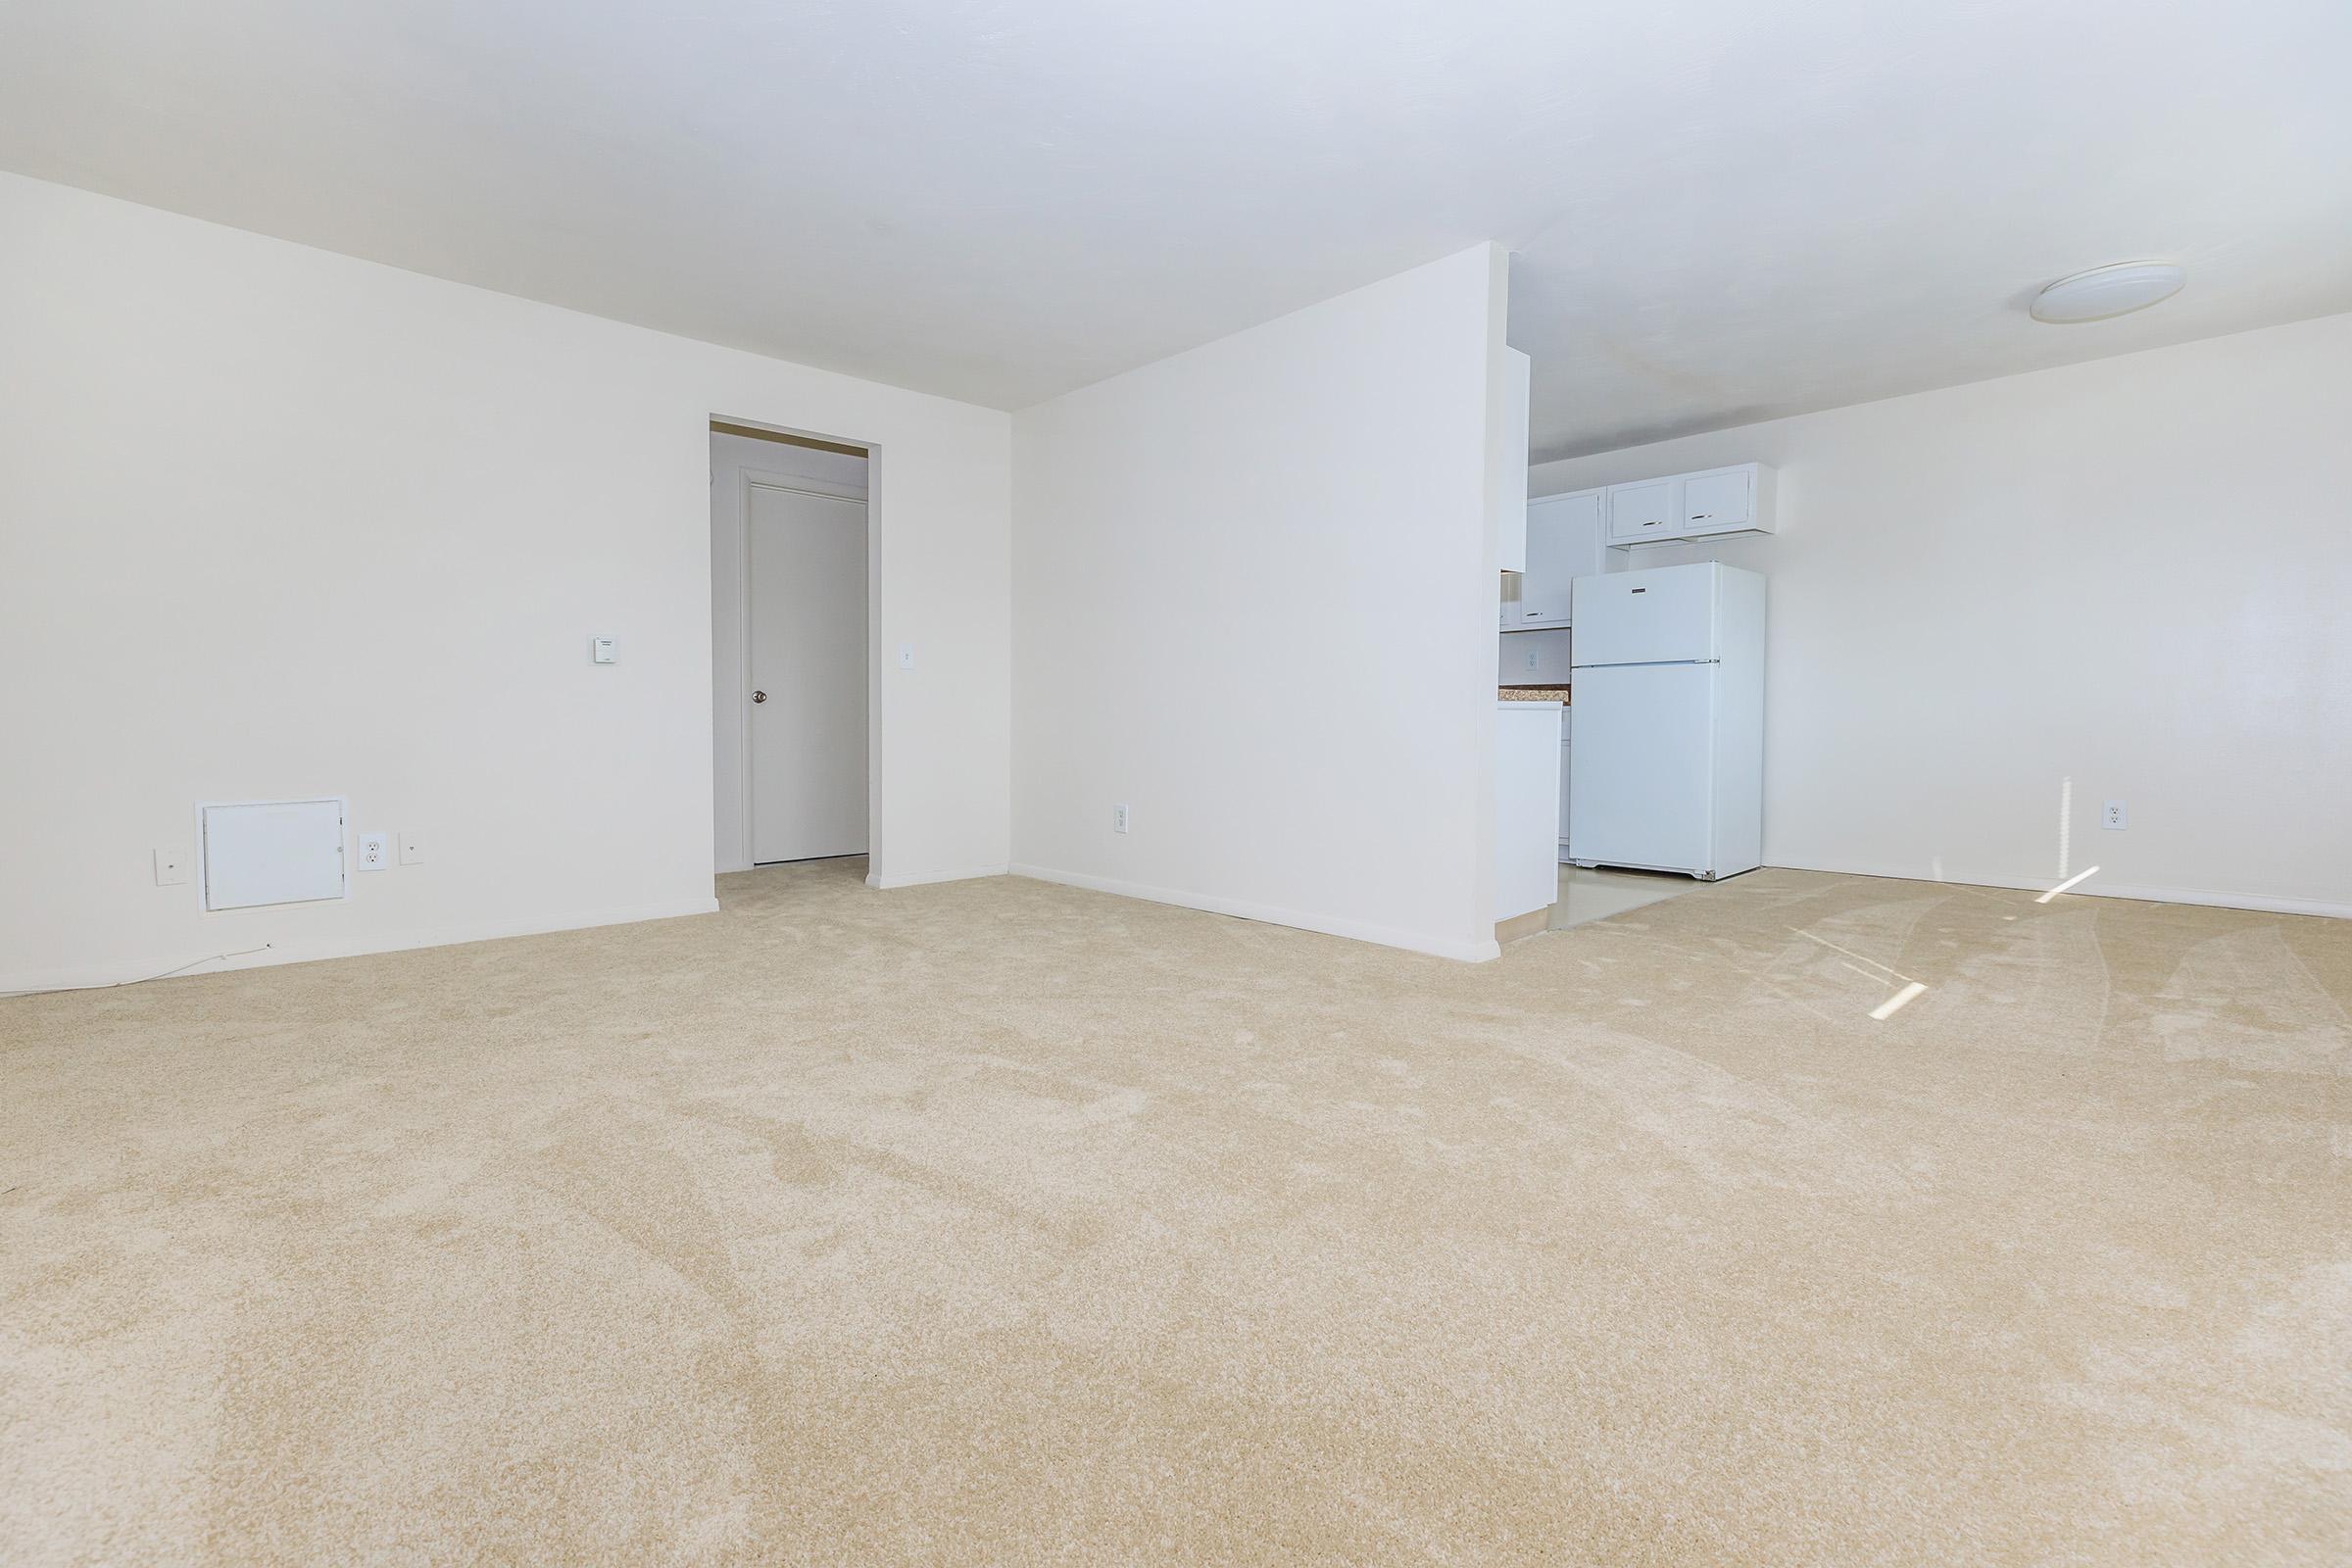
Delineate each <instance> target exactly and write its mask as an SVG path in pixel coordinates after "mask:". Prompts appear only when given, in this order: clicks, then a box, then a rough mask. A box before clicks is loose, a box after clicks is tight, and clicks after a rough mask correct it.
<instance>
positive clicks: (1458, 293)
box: [1013, 246, 1503, 957]
mask: <svg viewBox="0 0 2352 1568" xmlns="http://www.w3.org/2000/svg"><path fill="white" fill-rule="evenodd" d="M1502 262H1503V258H1502V256H1501V253H1500V252H1499V251H1497V250H1495V248H1494V247H1491V246H1480V247H1477V248H1475V249H1473V250H1470V251H1466V252H1463V253H1461V254H1459V255H1456V256H1453V257H1450V258H1448V259H1446V260H1445V261H1442V262H1438V263H1435V264H1432V265H1430V266H1428V267H1423V268H1420V269H1417V270H1413V271H1410V272H1406V273H1403V274H1401V275H1399V276H1397V277H1393V278H1389V279H1387V280H1385V281H1383V282H1380V283H1376V284H1373V285H1372V286H1370V287H1367V288H1363V289H1358V290H1356V291H1354V292H1353V293H1349V294H1346V295H1342V296H1340V297H1339V298H1337V299H1333V300H1327V301H1325V302H1324V303H1322V304H1320V305H1316V306H1313V307H1311V308H1309V309H1307V310H1304V311H1300V312H1298V313H1296V314H1295V315H1292V316H1288V317H1284V318H1282V319H1279V320H1276V321H1272V322H1269V323H1267V324H1265V325H1263V326H1259V327H1255V328H1252V329H1251V330H1250V331H1247V332H1242V333H1239V334H1236V335H1235V336H1233V337H1229V338H1225V339H1223V340H1221V341H1219V342H1215V343H1211V344H1208V345H1206V346H1205V347H1202V348H1200V349H1196V350H1193V351H1191V352H1190V353H1186V354H1182V355H1178V356H1176V357H1175V358H1173V359H1169V360H1164V361H1162V362H1160V363H1158V364H1156V365H1152V366H1148V367H1145V368H1142V369H1138V370H1134V371H1130V372H1128V373H1126V374H1124V375H1120V376H1116V377H1114V378H1112V379H1110V380H1108V381H1104V382H1101V383H1099V384H1097V385H1095V386H1092V387H1088V388H1086V389H1084V390H1082V391H1078V392H1074V393H1070V394H1068V395H1067V396H1064V397H1060V398H1056V399H1054V400H1053V401H1052V402H1049V403H1045V404H1041V405H1039V406H1037V407H1035V408H1032V409H1028V410H1025V411H1023V412H1022V413H1020V414H1018V415H1016V416H1015V417H1014V419H1013V452H1014V460H1013V475H1014V484H1013V494H1014V519H1015V521H1014V535H1013V563H1014V574H1013V584H1014V597H1013V608H1014V617H1013V625H1014V637H1013V695H1014V708H1013V737H1014V741H1013V768H1014V790H1013V798H1014V803H1015V810H1014V818H1013V846H1014V855H1013V858H1014V861H1015V866H1014V868H1015V869H1016V870H1018V871H1022V872H1026V873H1028V874H1031V875H1037V876H1044V877H1050V878H1054V879H1056V880H1062V881H1068V882H1074V883H1078V884H1081V885H1085V886H1092V887H1101V888H1106V889H1109V890H1112V891H1116V892H1121V893H1127V894H1132V895H1135V896H1138V897H1142V898H1150V899H1158V900H1163V901H1166V902H1172V903H1179V904H1187V905H1192V906H1195V907H1202V908H1212V909H1221V910H1225V911H1227V912H1230V913H1237V914H1245V915H1250V916H1252V917H1255V918H1259V919H1267V920H1275V921H1280V922H1282V923H1285V924H1291V925H1299V926H1306V927H1309V928H1312V929H1318V930H1326V931H1336V932H1340V933H1343V934H1346V935H1349V936H1356V937H1363V938H1367V939H1369V940H1372V941H1377V942H1386V943H1390V944H1393V945H1396V946H1400V947H1409V948H1416V949H1421V950H1424V951H1428V952H1434V953H1442V954H1448V955H1452V956H1463V957H1478V956H1490V955H1492V954H1493V952H1494V951H1495V942H1494V918H1493V915H1492V912H1491V909H1492V899H1493V870H1492V866H1491V864H1489V863H1488V862H1489V861H1490V859H1491V845H1492V836H1493V817H1494V807H1493V801H1492V795H1491V785H1490V782H1489V780H1490V771H1489V770H1490V768H1491V765H1492V758H1491V745H1492V739H1493V730H1494V700H1495V693H1494V684H1495V683H1494V679H1493V673H1494V661H1495V651H1494V650H1495V642H1494V639H1495V580H1496V579H1495V572H1494V568H1493V562H1494V541H1493V539H1492V537H1491V532H1492V530H1491V528H1490V526H1489V523H1490V517H1489V515H1488V512H1487V510H1486V509H1487V496H1488V492H1489V487H1490V485H1491V484H1492V482H1493V472H1492V468H1491V466H1490V443H1491V441H1492V439H1493V431H1494V430H1495V428H1496V427H1497V425H1496V421H1497V420H1498V419H1499V417H1500V394H1501V381H1500V366H1501V359H1500V348H1501V310H1502V305H1503V279H1502ZM1121 802H1124V803H1128V804H1129V805H1131V806H1132V807H1133V809H1134V816H1133V829H1132V831H1131V832H1130V833H1128V834H1125V835H1118V834H1114V833H1113V832H1112V831H1111V808H1112V806H1113V805H1114V804H1115V803H1121Z"/></svg>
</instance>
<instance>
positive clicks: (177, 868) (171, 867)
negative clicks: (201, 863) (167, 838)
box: [155, 850, 188, 888]
mask: <svg viewBox="0 0 2352 1568" xmlns="http://www.w3.org/2000/svg"><path fill="white" fill-rule="evenodd" d="M187 879H188V852H187V851H185V850H158V851H156V852H155V885H156V886H157V887H159V888H175V887H178V886H180V885H181V884H182V883H184V882H186V881H187Z"/></svg>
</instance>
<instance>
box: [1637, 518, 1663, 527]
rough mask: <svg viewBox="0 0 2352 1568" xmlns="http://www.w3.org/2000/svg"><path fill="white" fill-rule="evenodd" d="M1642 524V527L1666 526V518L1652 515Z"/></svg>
mask: <svg viewBox="0 0 2352 1568" xmlns="http://www.w3.org/2000/svg"><path fill="white" fill-rule="evenodd" d="M1665 526H1666V519H1665V518H1664V517H1652V518H1650V519H1649V521H1647V522H1645V523H1643V524H1642V527H1644V528H1663V527H1665Z"/></svg>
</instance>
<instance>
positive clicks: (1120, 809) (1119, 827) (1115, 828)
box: [1110, 804, 1127, 833]
mask: <svg viewBox="0 0 2352 1568" xmlns="http://www.w3.org/2000/svg"><path fill="white" fill-rule="evenodd" d="M1110 830H1111V831H1112V832H1113V833H1124V832H1126V831H1127V808H1126V806H1125V805H1123V804H1122V805H1119V806H1114V807H1112V808H1111V809H1110Z"/></svg>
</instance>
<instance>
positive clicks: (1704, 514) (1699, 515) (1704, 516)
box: [1691, 512, 1715, 522]
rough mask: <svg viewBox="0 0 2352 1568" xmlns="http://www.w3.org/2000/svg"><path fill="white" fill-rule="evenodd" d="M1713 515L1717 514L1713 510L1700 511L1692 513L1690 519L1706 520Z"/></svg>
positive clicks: (1696, 520) (1694, 520)
mask: <svg viewBox="0 0 2352 1568" xmlns="http://www.w3.org/2000/svg"><path fill="white" fill-rule="evenodd" d="M1713 515H1715V514H1713V513H1712V512H1700V513H1694V514H1692V515H1691V521H1692V522H1704V521H1706V520H1707V519H1708V518H1709V517H1712V516H1713Z"/></svg>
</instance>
